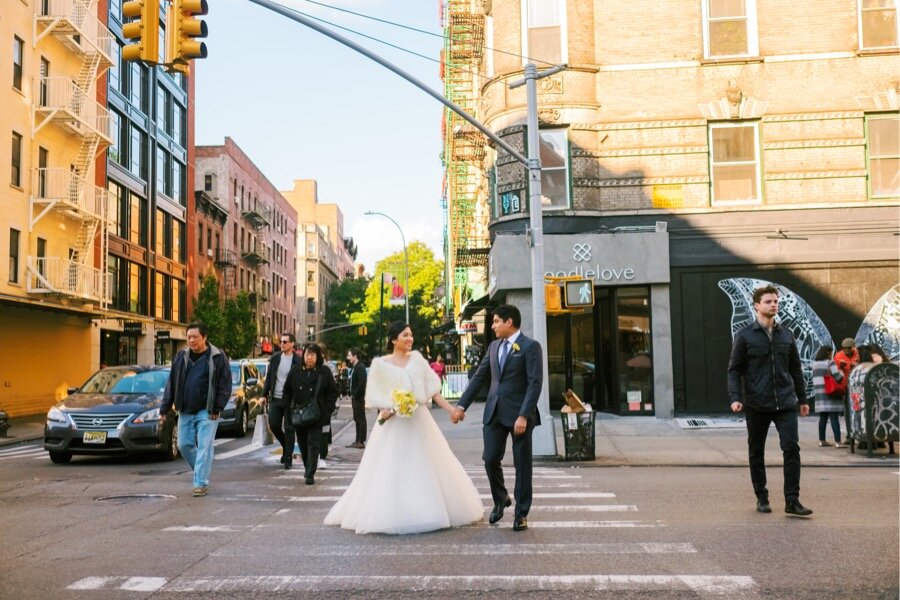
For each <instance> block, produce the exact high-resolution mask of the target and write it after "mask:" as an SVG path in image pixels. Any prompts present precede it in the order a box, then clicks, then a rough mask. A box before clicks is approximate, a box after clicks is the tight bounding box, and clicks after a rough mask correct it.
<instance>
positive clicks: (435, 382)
mask: <svg viewBox="0 0 900 600" xmlns="http://www.w3.org/2000/svg"><path fill="white" fill-rule="evenodd" d="M368 375H369V376H368V381H367V382H366V406H367V407H370V408H372V407H374V408H391V407H393V405H394V401H393V400H392V398H391V394H392V393H393V392H394V390H397V389H401V390H410V391H411V392H412V393H413V394H414V395H415V397H416V401H417V402H419V404H427V403H429V402H431V398H432V397H433V396H434V395H435V394H437V393H438V392H440V391H441V379H440V377H438V376H437V374H436V373H435V372H434V371H432V370H431V367H430V366H429V365H428V361H427V360H425V357H423V356H422V355H421V354H420V353H418V352H416V351H413V352H411V353H410V354H409V362H408V363H406V367H404V368H401V367H397V366H394V365H392V364H391V363H389V362H387V361H386V360H385V358H384V357H379V358H376V359H375V360H373V361H372V366H371V367H370V368H369V373H368Z"/></svg>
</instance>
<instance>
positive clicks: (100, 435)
mask: <svg viewBox="0 0 900 600" xmlns="http://www.w3.org/2000/svg"><path fill="white" fill-rule="evenodd" d="M82 441H83V442H84V443H85V444H105V443H106V432H105V431H85V432H84V437H83V438H82Z"/></svg>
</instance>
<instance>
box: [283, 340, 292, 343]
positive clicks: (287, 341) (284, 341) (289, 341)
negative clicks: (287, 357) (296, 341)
mask: <svg viewBox="0 0 900 600" xmlns="http://www.w3.org/2000/svg"><path fill="white" fill-rule="evenodd" d="M281 343H282V344H292V343H293V342H291V340H281Z"/></svg>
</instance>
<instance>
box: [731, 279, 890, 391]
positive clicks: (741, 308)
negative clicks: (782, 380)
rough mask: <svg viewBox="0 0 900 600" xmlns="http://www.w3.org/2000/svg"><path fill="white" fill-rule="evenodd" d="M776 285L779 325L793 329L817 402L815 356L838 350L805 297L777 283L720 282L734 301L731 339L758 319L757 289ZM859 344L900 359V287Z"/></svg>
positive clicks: (871, 316)
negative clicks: (823, 350)
mask: <svg viewBox="0 0 900 600" xmlns="http://www.w3.org/2000/svg"><path fill="white" fill-rule="evenodd" d="M766 285H774V286H775V287H776V288H777V289H778V294H779V296H780V302H779V303H778V322H779V323H781V324H782V325H784V326H785V327H787V328H788V329H790V330H791V332H792V333H793V334H794V338H795V339H796V340H797V349H798V350H799V352H800V361H801V362H802V363H803V376H804V378H805V379H806V393H807V398H808V399H810V400H812V399H813V386H812V363H813V357H814V356H815V354H816V352H817V351H818V350H819V348H821V347H822V346H831V348H833V349H837V348H838V346H837V345H835V343H834V341H833V340H832V338H831V333H830V332H829V331H828V328H827V327H826V326H825V323H823V322H822V319H820V318H819V315H817V314H816V311H814V310H813V309H812V307H810V306H809V304H807V303H806V302H805V301H804V300H803V298H801V297H800V296H799V295H797V294H795V293H794V292H792V291H791V290H789V289H788V288H786V287H784V286H783V285H779V284H777V283H773V282H770V281H765V280H762V279H752V278H749V277H733V278H730V279H722V280H721V281H719V288H721V289H722V291H723V292H725V293H726V294H727V295H728V298H729V299H730V300H731V308H732V312H731V336H732V337H734V334H735V333H737V332H738V331H740V330H741V329H743V328H744V327H746V326H747V325H749V324H750V323H752V322H753V319H755V318H756V311H755V310H753V290H755V289H757V288H760V287H763V286H766ZM855 339H856V343H857V345H860V344H862V343H876V344H878V345H879V346H881V348H882V349H884V351H885V353H886V354H887V355H888V356H889V357H890V358H891V360H897V359H898V358H900V285H898V286H894V287H893V288H892V289H890V290H888V291H887V292H886V293H885V294H884V295H883V296H882V297H881V298H879V300H878V302H876V303H875V306H873V307H872V309H871V310H870V311H869V313H868V314H867V315H866V318H865V319H863V322H862V325H861V326H860V328H859V332H858V333H857V334H856V338H855Z"/></svg>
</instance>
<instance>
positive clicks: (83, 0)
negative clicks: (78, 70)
mask: <svg viewBox="0 0 900 600" xmlns="http://www.w3.org/2000/svg"><path fill="white" fill-rule="evenodd" d="M34 4H35V17H34V18H35V23H36V25H37V29H38V30H39V31H40V33H39V34H38V36H37V39H36V40H35V44H36V43H37V42H39V41H40V40H41V38H43V37H44V36H46V35H53V36H55V37H56V38H58V39H59V40H60V41H61V42H62V43H63V44H64V45H65V46H66V47H68V48H69V49H70V50H72V51H73V52H77V53H79V54H95V53H96V54H99V57H100V61H101V63H105V66H102V67H101V71H102V70H105V68H107V67H110V66H112V64H113V56H114V55H113V50H114V44H115V38H114V37H113V34H112V33H111V32H110V31H109V29H108V28H107V27H106V25H104V24H103V23H102V22H101V21H100V19H99V18H98V17H97V13H96V8H93V9H92V8H91V7H92V5H93V6H96V5H94V4H93V3H91V2H88V1H87V0H37V1H36V2H35V3H34Z"/></svg>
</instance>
